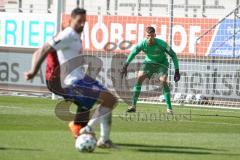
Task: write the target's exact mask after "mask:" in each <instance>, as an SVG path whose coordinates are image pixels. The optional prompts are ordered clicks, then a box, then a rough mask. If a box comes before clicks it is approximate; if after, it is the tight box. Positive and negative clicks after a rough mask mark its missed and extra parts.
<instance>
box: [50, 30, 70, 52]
mask: <svg viewBox="0 0 240 160" xmlns="http://www.w3.org/2000/svg"><path fill="white" fill-rule="evenodd" d="M71 42H73V36H72V34H71V32H70V30H69V29H65V30H63V31H62V32H60V33H59V34H58V35H57V36H55V37H53V38H52V39H51V40H50V41H48V44H50V45H51V46H52V47H53V48H54V49H55V50H61V49H63V48H66V47H67V46H68V45H69V44H70V43H71Z"/></svg>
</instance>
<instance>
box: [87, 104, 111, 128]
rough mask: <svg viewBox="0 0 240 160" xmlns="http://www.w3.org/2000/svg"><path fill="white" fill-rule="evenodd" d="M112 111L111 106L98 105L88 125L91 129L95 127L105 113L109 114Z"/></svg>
mask: <svg viewBox="0 0 240 160" xmlns="http://www.w3.org/2000/svg"><path fill="white" fill-rule="evenodd" d="M111 111H112V109H111V108H107V107H104V106H100V107H98V108H97V109H96V110H95V112H94V114H93V116H92V118H91V119H90V120H89V122H88V124H87V125H88V126H89V127H91V128H92V129H93V130H94V129H95V126H96V125H97V124H98V123H99V122H100V121H101V120H102V119H104V117H105V116H106V115H107V114H110V113H111Z"/></svg>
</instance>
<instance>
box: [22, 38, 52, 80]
mask: <svg viewBox="0 0 240 160" xmlns="http://www.w3.org/2000/svg"><path fill="white" fill-rule="evenodd" d="M52 51H54V48H52V47H51V46H50V45H49V44H48V43H46V44H44V45H43V47H42V48H39V49H38V50H37V51H35V52H34V53H33V58H32V66H31V69H30V70H29V71H27V72H25V73H24V77H25V79H26V80H30V79H33V78H34V77H35V75H36V74H37V72H38V71H39V69H40V67H41V64H42V63H43V61H44V59H45V58H46V56H47V54H48V53H49V52H52Z"/></svg>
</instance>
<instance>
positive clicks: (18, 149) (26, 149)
mask: <svg viewBox="0 0 240 160" xmlns="http://www.w3.org/2000/svg"><path fill="white" fill-rule="evenodd" d="M7 150H16V151H37V152H39V151H43V150H42V149H33V148H14V147H0V151H7Z"/></svg>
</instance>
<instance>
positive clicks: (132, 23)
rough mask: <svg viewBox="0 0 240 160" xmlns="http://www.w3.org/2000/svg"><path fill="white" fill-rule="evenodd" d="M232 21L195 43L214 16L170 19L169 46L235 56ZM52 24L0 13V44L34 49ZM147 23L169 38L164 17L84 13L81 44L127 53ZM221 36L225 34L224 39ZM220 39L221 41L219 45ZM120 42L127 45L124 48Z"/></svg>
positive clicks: (48, 17) (46, 18)
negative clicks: (171, 33) (171, 38)
mask: <svg viewBox="0 0 240 160" xmlns="http://www.w3.org/2000/svg"><path fill="white" fill-rule="evenodd" d="M6 14H7V15H6ZM69 18H70V17H69V15H63V24H62V26H63V27H66V26H67V25H69ZM233 21H234V20H233V19H227V20H225V21H224V22H223V23H220V24H219V25H218V26H217V27H216V28H214V29H212V30H210V31H209V32H208V33H207V35H205V36H203V37H202V38H201V39H200V40H199V41H198V43H197V44H196V39H197V38H198V37H199V36H200V35H202V34H203V33H204V32H206V31H208V29H209V28H211V27H212V26H213V25H215V24H216V23H217V22H218V19H214V18H212V19H210V18H174V19H173V28H172V31H173V36H172V37H173V44H172V46H173V48H174V50H175V51H176V52H177V54H178V55H183V56H208V55H209V56H228V57H231V56H232V57H233V56H235V57H236V56H239V50H240V43H239V41H240V33H239V23H240V21H239V20H237V25H236V26H237V28H235V33H236V35H235V37H233V36H232V37H231V36H230V35H232V34H233V24H234V22H233ZM55 24H56V23H55V19H54V15H53V14H45V15H43V14H41V15H40V14H25V13H18V14H16V13H1V15H0V33H1V34H0V46H2V47H22V48H38V47H40V46H41V45H42V44H43V43H44V42H46V41H47V40H48V39H50V38H51V37H53V36H54V35H55V31H56V29H55V28H56V27H55ZM148 25H152V26H155V27H156V33H157V37H159V38H161V39H163V40H166V41H169V37H170V36H169V33H170V19H169V18H168V17H139V16H138V17H136V16H96V15H88V17H87V22H86V24H85V29H84V34H83V35H82V39H83V47H84V49H85V50H88V51H91V52H96V51H106V48H107V49H108V47H110V48H111V47H113V48H114V49H113V50H110V51H109V50H107V51H108V52H109V53H129V51H130V50H131V48H132V47H133V44H135V43H136V42H137V41H139V40H140V39H142V38H143V37H144V28H145V27H146V26H148ZM223 37H227V38H228V40H225V39H223ZM233 38H234V43H235V45H234V46H233ZM223 40H224V42H223V43H224V44H220V43H221V41H223ZM123 41H126V42H127V43H126V44H122V42H123ZM129 42H130V44H129ZM111 45H114V46H111ZM121 45H122V47H121ZM124 45H127V46H128V47H127V48H124ZM218 46H221V47H218ZM196 47H197V48H196ZM234 47H235V53H234V54H233V52H232V50H233V48H234Z"/></svg>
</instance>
